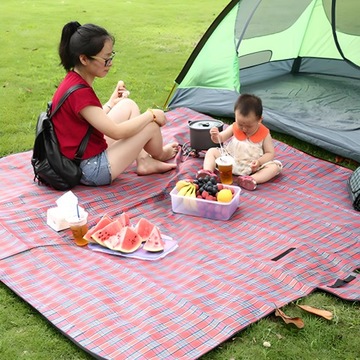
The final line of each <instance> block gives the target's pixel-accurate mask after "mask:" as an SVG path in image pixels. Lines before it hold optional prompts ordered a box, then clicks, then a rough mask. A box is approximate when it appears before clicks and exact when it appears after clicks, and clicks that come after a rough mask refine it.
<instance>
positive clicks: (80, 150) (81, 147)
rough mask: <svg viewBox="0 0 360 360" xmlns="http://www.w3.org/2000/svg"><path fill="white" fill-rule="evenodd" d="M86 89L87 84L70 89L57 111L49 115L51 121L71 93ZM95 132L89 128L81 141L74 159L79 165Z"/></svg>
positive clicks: (61, 100)
mask: <svg viewBox="0 0 360 360" xmlns="http://www.w3.org/2000/svg"><path fill="white" fill-rule="evenodd" d="M84 87H87V86H86V85H85V84H77V85H74V86H72V87H71V88H69V89H68V90H67V91H66V93H65V94H64V95H63V96H62V97H61V99H60V101H59V103H58V104H57V106H56V108H55V110H54V111H53V112H52V113H51V114H50V115H49V119H51V118H52V117H53V116H54V114H55V113H56V112H57V111H58V110H59V109H60V107H61V105H62V104H63V103H64V102H65V100H66V99H67V98H68V97H69V95H70V94H71V93H73V92H74V91H76V90H78V89H80V88H84ZM92 131H93V127H92V126H89V128H88V130H87V132H86V134H85V136H84V137H83V139H82V140H81V143H80V145H79V147H78V149H77V151H76V154H75V157H74V161H75V162H76V163H77V164H79V163H80V161H81V159H82V156H83V155H84V152H85V149H86V146H87V143H88V141H89V139H90V135H91V133H92Z"/></svg>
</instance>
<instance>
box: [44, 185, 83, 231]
mask: <svg viewBox="0 0 360 360" xmlns="http://www.w3.org/2000/svg"><path fill="white" fill-rule="evenodd" d="M56 205H57V206H56V207H53V208H50V209H48V210H47V212H46V223H47V225H49V226H50V227H51V228H52V229H54V230H55V231H61V230H64V229H69V228H70V226H69V223H68V222H67V221H66V218H69V217H72V216H77V213H78V212H83V211H84V209H83V208H82V207H80V206H78V198H77V197H76V196H75V195H74V193H73V192H72V191H68V192H66V193H65V194H64V195H62V196H60V197H59V198H58V199H57V200H56Z"/></svg>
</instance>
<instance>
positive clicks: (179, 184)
mask: <svg viewBox="0 0 360 360" xmlns="http://www.w3.org/2000/svg"><path fill="white" fill-rule="evenodd" d="M190 184H191V182H190V181H187V180H179V181H178V182H177V183H176V185H175V187H176V190H177V191H180V189H182V188H183V187H184V186H187V185H190Z"/></svg>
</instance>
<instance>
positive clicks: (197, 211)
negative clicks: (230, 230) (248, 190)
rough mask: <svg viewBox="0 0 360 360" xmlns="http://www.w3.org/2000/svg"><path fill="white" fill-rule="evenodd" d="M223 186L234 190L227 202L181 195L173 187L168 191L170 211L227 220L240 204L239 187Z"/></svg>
mask: <svg viewBox="0 0 360 360" xmlns="http://www.w3.org/2000/svg"><path fill="white" fill-rule="evenodd" d="M224 187H225V188H228V189H233V190H234V196H233V199H232V200H231V201H230V202H229V203H222V202H218V201H210V200H205V199H199V198H192V197H189V196H181V195H178V191H177V190H176V188H174V189H172V190H171V192H170V196H171V207H172V211H173V212H175V213H180V214H185V215H192V216H199V217H204V218H209V219H214V220H229V219H230V218H231V216H232V215H233V214H234V212H235V211H236V209H237V208H238V206H239V204H240V192H241V189H240V187H238V186H231V185H224Z"/></svg>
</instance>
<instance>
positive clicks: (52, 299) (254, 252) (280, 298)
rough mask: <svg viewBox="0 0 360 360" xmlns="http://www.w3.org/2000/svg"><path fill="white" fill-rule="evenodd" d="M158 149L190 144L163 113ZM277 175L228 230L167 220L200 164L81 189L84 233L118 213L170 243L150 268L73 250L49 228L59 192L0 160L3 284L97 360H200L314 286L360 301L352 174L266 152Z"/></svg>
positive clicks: (15, 163) (182, 218) (246, 196)
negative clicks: (177, 193) (278, 168)
mask: <svg viewBox="0 0 360 360" xmlns="http://www.w3.org/2000/svg"><path fill="white" fill-rule="evenodd" d="M167 116H168V119H169V122H168V124H167V125H166V126H165V127H164V128H163V132H164V135H165V139H166V141H173V140H174V139H175V140H176V141H178V142H179V143H181V144H185V143H188V142H189V130H188V121H190V120H200V119H207V118H208V117H207V116H204V115H202V114H199V113H196V112H194V111H191V110H189V109H185V108H179V109H175V110H173V111H171V112H169V113H168V114H167ZM275 146H276V152H277V158H278V159H279V160H281V161H282V162H283V164H284V170H283V173H282V174H281V175H280V176H279V177H277V178H276V179H274V180H273V181H271V182H269V183H267V184H266V185H260V186H259V187H258V189H257V190H256V191H253V192H249V191H246V190H243V191H242V192H241V195H240V206H239V208H238V209H237V210H236V211H235V213H234V215H233V216H232V218H231V219H230V220H228V221H221V220H211V219H204V218H199V217H192V216H188V215H183V214H175V213H173V212H172V208H171V198H170V195H169V193H170V191H171V190H172V189H173V187H174V186H175V183H176V181H177V180H179V179H181V178H189V177H190V178H194V174H195V172H196V170H198V169H199V168H201V166H202V161H203V158H202V155H201V154H198V155H199V157H192V156H188V157H186V156H181V154H179V155H178V156H177V157H176V159H174V161H177V162H178V164H179V166H178V169H177V170H174V171H172V172H168V173H166V174H161V175H151V176H146V177H139V176H137V175H136V174H135V172H134V171H135V166H134V165H132V166H131V167H130V168H129V169H128V171H127V172H126V173H124V174H123V175H121V176H120V177H119V178H118V179H117V180H116V181H115V182H114V183H113V184H112V185H111V186H104V187H99V188H89V187H85V186H78V187H76V188H74V189H73V193H74V194H75V195H76V196H77V197H78V199H79V203H80V205H81V206H82V207H84V208H85V209H86V210H87V211H88V212H89V225H90V226H92V225H94V224H95V223H96V222H97V221H98V220H99V219H100V217H101V216H102V215H104V214H105V213H106V214H108V215H110V216H112V217H116V216H118V215H119V214H121V213H122V212H123V211H125V212H127V213H128V214H129V215H130V218H131V222H132V223H133V224H135V223H136V222H137V221H138V220H139V219H140V218H141V217H144V216H145V217H146V218H147V219H148V220H150V221H152V222H154V223H155V224H156V225H157V226H158V227H159V228H160V230H161V231H162V232H163V233H164V234H165V235H168V236H170V237H172V238H173V240H176V241H177V242H178V247H177V248H176V249H175V250H174V251H173V252H171V253H169V254H168V255H167V256H165V257H164V258H161V259H159V260H157V261H146V260H139V259H132V258H125V257H121V256H113V255H111V254H104V253H100V252H96V251H92V250H91V249H89V248H80V247H77V246H76V245H74V243H73V241H72V240H71V235H70V231H69V230H64V231H61V232H59V233H57V232H56V231H54V230H52V229H51V228H50V227H49V226H47V225H46V211H47V209H48V208H50V207H53V206H54V205H55V201H56V200H57V199H58V198H59V196H60V195H61V194H62V193H60V192H58V191H52V190H50V189H48V188H46V187H42V186H38V185H36V184H35V183H34V182H33V173H32V168H31V165H30V156H31V153H30V152H25V153H19V154H14V155H10V156H7V157H4V158H2V159H0V163H1V170H0V171H1V179H2V186H1V191H0V221H1V227H0V239H1V240H0V261H1V262H0V264H1V266H0V279H1V281H2V282H3V283H4V284H5V285H7V286H8V287H9V288H11V289H12V290H13V291H14V292H15V293H16V294H18V296H20V297H21V298H22V299H24V300H25V301H26V302H28V303H29V304H30V305H32V306H33V307H34V308H35V309H37V310H38V311H39V312H40V313H41V314H42V315H43V316H44V317H45V318H47V319H48V320H49V321H50V322H51V323H52V324H53V325H54V326H55V327H57V328H58V329H59V330H60V331H61V332H62V333H63V334H65V335H66V336H67V337H69V338H70V339H71V340H72V341H73V342H75V343H76V344H78V345H79V346H80V347H82V348H83V349H85V350H86V351H88V352H89V353H90V354H92V355H93V356H94V357H96V358H99V359H127V360H129V359H167V360H169V359H196V358H199V357H200V356H201V355H202V354H204V353H206V352H208V351H210V350H211V349H212V348H214V347H216V346H217V345H219V344H220V343H222V342H223V341H225V340H227V339H229V338H230V337H232V336H233V335H234V334H235V333H236V332H238V331H239V330H242V329H244V328H245V327H247V326H248V325H249V324H251V323H254V322H256V321H257V320H259V319H261V318H263V317H265V316H266V315H268V314H270V313H272V312H273V311H274V310H275V308H280V307H282V306H284V305H285V304H288V303H289V302H291V301H294V300H296V299H299V298H301V297H304V296H306V295H308V294H309V293H311V292H312V291H314V290H315V289H320V290H323V291H326V292H329V293H332V294H334V295H337V296H339V297H341V298H343V299H348V300H359V299H360V281H359V278H360V276H359V274H356V273H355V272H354V270H356V269H357V268H359V267H360V246H359V239H360V225H359V224H360V222H359V213H358V212H356V211H355V210H353V209H352V206H351V202H350V199H349V196H348V193H347V190H346V181H347V179H348V177H349V175H350V173H351V171H350V170H348V169H345V168H342V167H339V166H337V165H334V164H331V163H328V162H325V161H322V160H319V159H316V158H314V157H311V156H309V155H306V154H304V153H302V152H300V151H298V150H296V149H294V148H292V147H290V146H288V145H285V144H283V143H281V142H277V141H275Z"/></svg>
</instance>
